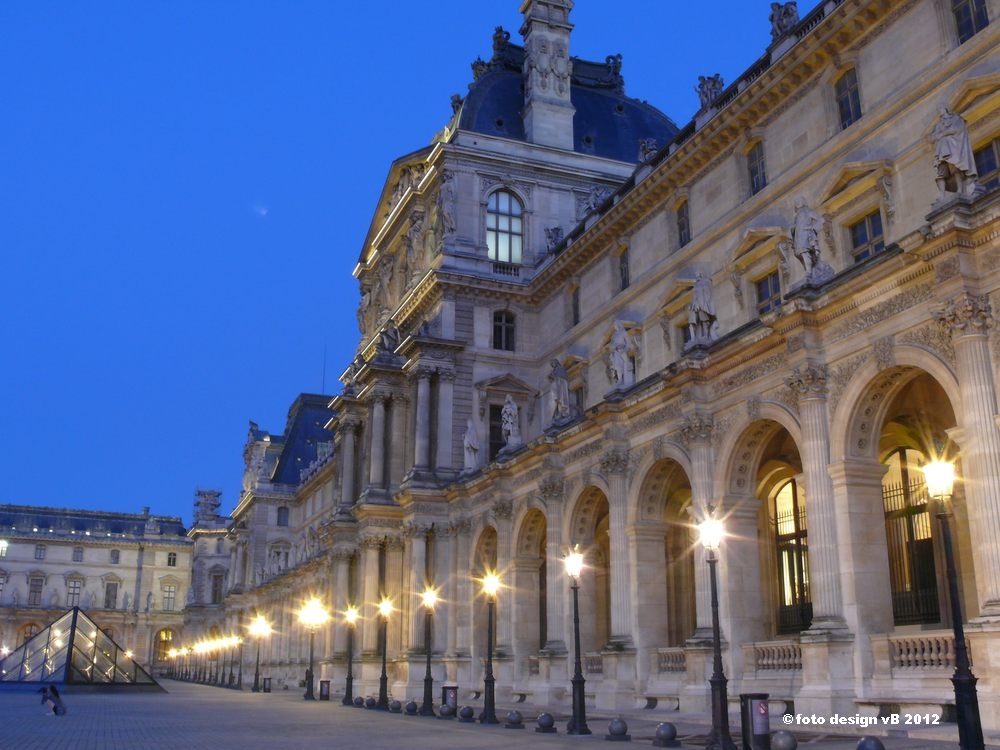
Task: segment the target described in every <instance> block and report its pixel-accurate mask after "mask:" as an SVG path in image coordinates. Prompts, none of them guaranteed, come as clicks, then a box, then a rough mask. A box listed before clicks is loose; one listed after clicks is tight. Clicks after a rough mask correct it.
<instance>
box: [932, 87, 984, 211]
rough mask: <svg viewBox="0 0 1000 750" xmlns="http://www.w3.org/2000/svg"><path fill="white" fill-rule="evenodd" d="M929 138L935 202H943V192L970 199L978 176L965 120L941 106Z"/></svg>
mask: <svg viewBox="0 0 1000 750" xmlns="http://www.w3.org/2000/svg"><path fill="white" fill-rule="evenodd" d="M931 138H933V139H934V168H935V170H936V172H937V176H936V177H935V182H937V186H938V193H939V196H938V202H943V201H944V200H945V193H957V194H958V195H960V196H962V197H965V198H971V197H973V195H974V194H975V191H976V177H977V176H978V175H977V173H976V160H975V158H974V157H973V155H972V143H971V142H970V140H969V130H968V128H967V127H966V126H965V120H964V119H962V116H961V115H957V114H955V113H954V112H952V111H951V110H950V109H948V108H947V107H942V108H941V112H940V117H939V119H938V122H937V125H935V126H934V131H933V133H931Z"/></svg>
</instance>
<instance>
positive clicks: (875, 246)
mask: <svg viewBox="0 0 1000 750" xmlns="http://www.w3.org/2000/svg"><path fill="white" fill-rule="evenodd" d="M850 230H851V254H852V255H854V262H855V263H860V262H861V261H863V260H865V259H867V258H870V257H871V256H873V255H877V254H878V253H880V252H882V251H883V250H885V238H884V237H883V236H882V214H880V213H879V212H878V211H873V212H872V213H870V214H868V215H867V216H866V217H865V218H863V219H862V220H861V221H858V222H856V223H854V224H851V226H850Z"/></svg>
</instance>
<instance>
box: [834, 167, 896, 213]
mask: <svg viewBox="0 0 1000 750" xmlns="http://www.w3.org/2000/svg"><path fill="white" fill-rule="evenodd" d="M891 177H892V163H891V162H889V161H887V160H884V159H879V160H875V161H863V162H851V163H848V164H844V165H843V166H841V167H840V169H839V170H837V173H836V174H835V175H834V176H833V178H832V179H830V180H829V181H828V182H827V184H826V188H825V189H824V190H823V191H822V192H821V193H820V195H821V200H822V210H823V212H824V213H833V214H835V213H837V212H839V211H840V210H841V209H842V208H843V207H844V206H846V205H847V204H849V203H850V202H851V201H853V200H855V199H856V198H858V197H859V196H861V195H864V194H865V193H867V192H869V191H872V190H875V189H879V190H881V189H882V188H881V186H882V185H885V184H886V183H887V182H888V181H889V180H890V179H891Z"/></svg>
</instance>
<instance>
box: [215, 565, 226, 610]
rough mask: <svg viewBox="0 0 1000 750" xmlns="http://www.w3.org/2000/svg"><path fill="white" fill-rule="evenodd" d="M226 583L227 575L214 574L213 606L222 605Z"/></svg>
mask: <svg viewBox="0 0 1000 750" xmlns="http://www.w3.org/2000/svg"><path fill="white" fill-rule="evenodd" d="M225 581H226V576H225V574H223V573H213V574H212V604H222V594H223V586H224V585H225Z"/></svg>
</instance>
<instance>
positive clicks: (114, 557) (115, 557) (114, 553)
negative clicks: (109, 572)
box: [111, 549, 122, 565]
mask: <svg viewBox="0 0 1000 750" xmlns="http://www.w3.org/2000/svg"><path fill="white" fill-rule="evenodd" d="M121 557H122V553H121V550H117V549H113V550H111V564H112V565H117V564H118V562H119V561H120V560H121Z"/></svg>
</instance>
